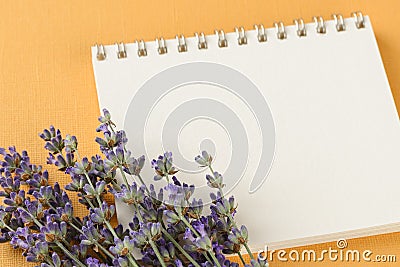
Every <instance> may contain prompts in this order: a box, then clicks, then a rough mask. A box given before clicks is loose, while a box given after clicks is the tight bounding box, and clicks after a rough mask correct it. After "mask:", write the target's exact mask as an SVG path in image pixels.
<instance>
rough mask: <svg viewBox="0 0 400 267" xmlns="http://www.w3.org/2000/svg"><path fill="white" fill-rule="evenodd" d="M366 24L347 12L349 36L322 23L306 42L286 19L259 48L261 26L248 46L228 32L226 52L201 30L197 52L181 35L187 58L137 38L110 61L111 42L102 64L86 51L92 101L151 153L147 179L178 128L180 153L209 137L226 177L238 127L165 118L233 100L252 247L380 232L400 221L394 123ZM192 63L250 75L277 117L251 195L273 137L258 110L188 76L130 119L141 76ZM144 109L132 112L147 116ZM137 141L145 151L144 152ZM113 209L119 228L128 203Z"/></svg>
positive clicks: (236, 184) (237, 186) (242, 212)
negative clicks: (208, 102)
mask: <svg viewBox="0 0 400 267" xmlns="http://www.w3.org/2000/svg"><path fill="white" fill-rule="evenodd" d="M365 19H366V28H365V29H357V28H356V27H355V24H354V21H353V20H352V19H346V20H345V23H346V27H347V29H346V31H345V32H337V31H336V29H335V24H334V22H333V21H328V22H326V27H327V34H325V35H321V34H317V33H316V31H315V25H314V24H307V25H306V28H307V36H306V37H303V38H299V37H297V35H296V28H295V27H294V26H289V27H286V31H287V36H288V38H287V39H286V40H278V39H277V38H276V31H275V29H268V30H266V32H267V35H268V41H267V42H266V43H258V41H257V37H256V32H255V31H248V32H246V34H247V37H248V44H247V45H243V46H239V45H238V44H237V37H236V34H234V33H229V34H227V36H226V37H227V40H228V47H227V48H219V47H218V46H217V37H216V36H206V38H207V42H208V49H207V50H198V49H197V41H196V39H195V38H187V39H186V41H187V46H188V52H186V53H178V51H177V46H176V45H177V43H176V40H167V41H166V44H167V47H168V53H167V54H165V55H158V53H157V45H156V43H155V42H147V43H146V47H147V52H148V56H147V57H140V58H139V57H138V56H137V45H136V44H128V45H126V51H127V55H128V57H127V58H126V59H118V58H117V54H116V47H115V46H105V50H106V53H107V58H106V60H104V61H98V60H97V59H96V52H97V50H96V48H95V47H93V48H92V54H93V66H94V73H95V79H96V85H97V90H98V97H99V104H100V107H101V108H103V107H106V108H107V109H109V110H110V112H111V114H112V117H113V121H115V122H116V123H117V125H118V126H120V127H121V128H122V126H124V125H125V128H126V129H130V131H129V130H127V134H128V138H129V139H130V140H129V143H130V148H131V149H132V151H133V154H134V155H135V156H140V155H142V154H145V156H146V159H147V162H146V165H145V170H144V172H143V176H144V178H145V179H146V180H147V181H151V180H152V177H153V174H152V170H151V168H150V160H151V159H153V158H156V156H157V155H158V154H161V153H162V152H163V151H164V150H165V149H169V147H171V146H170V145H168V144H163V143H162V142H163V138H164V137H163V134H164V135H168V134H167V133H168V132H169V131H174V132H176V131H177V130H176V129H178V128H179V131H178V133H179V140H178V139H177V141H176V142H177V144H176V145H177V146H176V147H178V148H179V151H172V152H173V153H174V154H175V155H178V154H179V155H180V156H182V158H184V159H187V160H190V161H193V158H194V156H196V155H197V154H198V153H199V151H200V145H199V144H202V145H203V146H205V147H210V142H211V141H212V142H213V143H214V145H215V151H216V159H215V166H214V169H215V170H218V171H220V172H222V173H224V172H226V171H227V168H228V165H229V163H230V157H231V155H232V153H233V152H232V151H235V149H236V148H235V147H233V146H232V144H234V143H232V140H231V139H230V136H231V135H232V134H233V133H232V132H231V133H229V132H228V131H227V127H224V125H223V124H224V122H223V121H220V120H213V119H212V118H202V117H196V118H193V119H192V120H189V121H187V122H186V123H185V124H183V125H174V126H173V128H174V129H173V130H172V129H169V128H168V127H164V125H165V123H166V122H167V121H168V119H169V116H172V115H171V114H173V112H174V111H176V110H179V109H178V107H180V106H181V105H183V104H185V103H186V104H187V103H189V104H192V103H193V107H196V106H195V102H191V101H194V100H195V99H203V100H204V99H212V100H214V101H215V102H219V103H221V104H223V105H224V106H225V107H228V108H229V109H230V110H231V111H232V113H233V114H234V115H236V117H237V118H238V119H239V121H240V123H241V125H238V126H237V131H236V130H235V128H234V130H233V132H236V133H237V132H238V131H240V129H242V128H243V129H245V132H246V137H245V139H246V140H243V144H244V146H245V147H247V149H248V155H243V160H244V161H245V162H244V165H245V166H247V167H246V168H245V169H243V172H244V173H243V177H242V178H241V179H240V176H241V173H238V174H237V177H225V180H226V181H227V183H228V184H229V185H230V186H229V188H227V190H228V189H229V190H230V192H229V194H233V195H235V197H236V199H237V202H238V204H239V206H238V209H237V211H238V213H237V219H238V221H239V222H240V223H241V224H246V226H247V227H248V229H249V231H250V245H251V247H252V248H254V249H259V248H263V247H264V245H267V244H269V245H271V244H280V246H285V244H290V241H291V240H307V241H306V242H305V243H309V242H313V240H314V241H315V240H317V238H316V237H317V236H329V235H331V236H334V234H336V235H335V236H338V235H337V233H339V235H340V233H342V232H347V231H353V233H354V232H358V231H359V232H360V231H361V230H362V229H367V228H371V227H380V229H381V231H382V229H384V226H385V225H388V224H395V223H398V222H400V213H399V211H400V163H399V159H400V124H399V117H398V115H397V112H396V108H395V104H394V101H393V97H392V95H391V91H390V88H389V84H388V81H387V78H386V75H385V71H384V68H383V65H382V61H381V58H380V55H379V51H378V47H377V44H376V41H375V38H374V34H373V31H372V26H371V24H370V21H369V19H368V17H366V18H365ZM196 62H205V63H217V64H219V65H222V66H226V67H228V68H229V69H232V70H235V71H237V72H238V73H241V74H242V75H243V76H244V77H247V78H248V79H249V80H250V81H251V82H252V83H253V84H254V85H255V86H256V88H258V90H259V92H260V93H261V95H262V96H263V98H264V100H265V102H266V103H267V105H268V107H267V108H269V110H270V112H271V114H272V117H273V125H274V127H275V128H274V129H273V130H274V134H275V147H274V149H275V151H274V153H273V157H274V158H273V162H272V165H271V167H270V170H269V174H268V176H267V179H266V180H265V182H264V183H262V184H261V186H260V187H259V188H258V190H256V191H255V192H254V193H252V194H250V193H249V187H250V183H251V181H252V179H253V177H254V174H255V171H256V169H257V168H258V166H259V162H260V157H261V154H262V146H263V134H264V135H265V134H271V138H273V136H272V135H273V134H272V133H271V132H269V133H262V132H260V121H257V115H259V114H255V113H254V109H255V107H251V106H249V105H248V103H245V101H243V99H242V98H241V96H240V95H237V94H235V93H233V92H232V91H230V90H229V89H230V88H223V86H221V85H214V84H212V83H196V82H195V81H194V82H193V83H187V84H182V85H180V86H177V87H176V88H163V89H161V91H162V92H163V93H162V94H160V95H157V96H155V97H154V98H151V97H150V96H149V98H148V99H156V101H155V103H146V104H151V105H153V107H152V110H151V112H150V114H145V115H146V116H145V117H146V118H145V119H146V125H145V126H146V127H145V129H137V130H134V129H136V128H135V127H136V126H135V123H136V122H135V119H134V118H132V115H129V116H130V117H129V116H128V117H129V121H126V119H125V117H126V113H127V111H128V108H129V105H130V103H131V102H132V101H133V100H134V99H135V95H137V93H138V91H139V90H140V89H141V88H142V87H143V86H144V85H145V84H146V82H150V81H153V80H154V77H156V76H157V75H158V74H159V73H161V72H162V71H165V70H169V69H170V68H172V67H176V66H181V65H183V64H187V63H196ZM221 75H225V74H221ZM152 77H153V78H152ZM157 77H158V76H157ZM233 78H234V77H232V79H233ZM152 79H153V80H152ZM171 79H177V77H176V76H174V77H171ZM179 79H180V78H179ZM227 80H230V78H229V77H227ZM173 82H174V81H172V83H173ZM156 89H157V88H156ZM155 91H157V90H155ZM145 101H147V100H145ZM151 101H153V100H151ZM134 108H135V107H133V110H134ZM207 108H209V107H207V106H204V107H203V109H204V111H207ZM259 108H262V107H259ZM141 112H142V111H140V110H139V111H137V114H138V116H140V117H143V116H144V115H142V114H141ZM200 113H201V112H200ZM183 117H184V116H183ZM217 117H218V116H217ZM261 117H262V116H261ZM261 123H262V122H261ZM177 127H178V128H177ZM229 129H231V128H229ZM270 130H271V129H270ZM139 131H142V132H143V131H144V132H143V135H144V139H145V140H137V137H138V136H141V134H139V135H138V132H139ZM239 136H240V135H239ZM168 138H170V137H168ZM164 139H165V138H164ZM204 140H205V141H204ZM164 141H165V140H164ZM167 141H168V142H169V144H170V143H171V142H172V141H171V140H170V139H168V140H167ZM168 142H167V143H168ZM141 143H143V144H144V147H145V151H141V149H139V148H140V147H141V146H140V145H138V144H141ZM243 144H242V145H243ZM135 146H136V147H135ZM173 147H175V146H173ZM267 167H268V166H267ZM180 175H181V177H182V179H183V180H186V181H187V182H189V183H195V184H196V185H197V186H200V187H201V186H202V185H203V186H204V185H205V178H204V175H205V173H204V172H199V171H197V172H195V171H188V172H185V171H182V172H181V173H180ZM205 202H206V200H205ZM117 212H118V218H119V221H120V222H121V223H123V224H125V225H126V224H127V223H128V222H129V221H130V220H131V217H132V213H131V211H130V210H129V209H127V208H126V205H125V204H123V203H122V204H121V203H117ZM396 227H397V226H396ZM328 239H329V238H322V239H321V238H320V239H318V240H328ZM331 239H332V238H331ZM292 244H296V243H292Z"/></svg>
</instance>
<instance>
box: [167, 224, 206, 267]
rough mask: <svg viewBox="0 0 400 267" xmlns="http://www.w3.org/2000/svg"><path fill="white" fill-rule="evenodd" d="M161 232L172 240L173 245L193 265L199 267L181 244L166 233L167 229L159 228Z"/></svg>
mask: <svg viewBox="0 0 400 267" xmlns="http://www.w3.org/2000/svg"><path fill="white" fill-rule="evenodd" d="M161 231H162V233H163V234H164V235H165V236H166V237H167V238H168V240H169V241H171V242H172V244H174V245H175V247H176V248H177V249H178V250H179V251H180V252H181V253H182V254H183V255H184V256H185V257H186V258H187V259H188V260H189V261H190V262H191V263H192V264H193V266H195V267H200V265H199V264H198V263H197V262H196V261H195V260H194V259H193V258H192V257H191V256H190V255H189V254H188V253H187V252H186V251H185V250H184V249H183V248H182V246H181V245H179V244H178V242H176V240H175V239H174V238H173V237H172V236H171V235H170V234H169V233H168V231H167V230H165V229H164V228H161Z"/></svg>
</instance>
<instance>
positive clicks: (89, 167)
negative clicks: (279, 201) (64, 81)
mask: <svg viewBox="0 0 400 267" xmlns="http://www.w3.org/2000/svg"><path fill="white" fill-rule="evenodd" d="M99 121H100V126H99V127H98V128H97V131H98V132H101V133H102V135H103V136H102V137H98V138H96V142H97V143H98V144H99V146H100V151H101V152H102V154H103V156H100V155H95V156H92V157H81V156H80V155H79V149H78V139H77V138H76V137H75V136H73V135H66V136H65V137H63V135H62V134H61V131H60V130H59V129H56V128H55V127H53V126H51V127H50V128H49V129H45V130H44V131H43V132H42V133H41V134H40V137H41V138H42V139H43V140H44V141H45V149H46V150H48V151H49V156H48V158H47V163H48V164H50V165H53V166H55V167H56V169H57V170H59V171H60V172H62V173H64V174H65V175H68V176H69V177H70V178H71V182H70V183H69V184H68V185H66V186H65V190H66V191H64V190H63V189H62V188H61V187H60V185H59V184H58V183H55V184H54V185H53V186H52V185H51V184H50V183H49V174H48V172H47V171H46V170H44V169H43V168H42V167H41V166H39V165H35V164H32V163H31V162H30V159H29V156H28V153H27V152H25V151H23V152H21V153H18V152H17V150H16V149H15V147H10V148H9V149H8V150H6V149H1V148H0V155H2V160H0V186H1V188H2V190H1V191H0V196H2V197H3V198H4V206H0V242H10V244H11V245H12V246H13V247H14V248H19V249H22V255H23V256H24V257H26V259H27V261H31V262H35V263H37V264H38V266H41V267H50V266H56V267H59V266H60V267H61V266H67V267H69V266H71V267H72V266H90V267H94V266H100V267H108V266H117V267H126V266H133V267H139V266H143V265H144V266H162V267H167V266H168V267H180V266H182V267H183V266H194V267H203V266H205V267H209V266H217V267H237V266H239V265H238V264H237V263H234V262H231V261H229V260H228V259H226V255H228V254H234V253H236V254H238V255H239V257H240V258H241V260H242V263H243V264H244V265H245V266H246V267H263V266H268V263H267V262H265V261H261V260H255V259H254V258H253V255H252V254H251V251H250V250H249V248H248V245H247V243H248V240H249V236H248V231H247V228H246V227H245V226H240V227H238V226H237V224H236V222H235V220H234V215H235V213H236V212H237V211H236V208H237V206H236V204H235V200H234V198H233V197H229V198H226V197H225V196H224V194H223V191H222V188H223V187H224V184H223V177H222V175H221V174H219V173H218V172H215V171H214V170H213V169H212V157H211V156H210V155H209V154H208V153H207V152H202V154H201V155H200V156H197V157H196V159H195V160H196V161H197V162H198V163H199V164H200V165H201V166H204V167H208V168H209V170H210V172H211V174H208V175H206V180H207V184H208V185H209V187H211V188H213V189H216V190H217V192H216V194H215V193H212V194H211V195H210V197H211V200H212V202H213V204H212V205H210V214H208V215H206V214H204V212H205V210H206V209H205V206H204V205H203V201H202V200H201V199H195V198H194V197H193V195H194V193H195V190H196V188H195V187H194V186H193V185H188V184H186V183H182V182H181V181H179V179H178V178H177V177H176V176H175V175H176V174H177V171H178V169H177V168H176V167H174V165H173V156H172V153H170V152H166V153H164V154H163V155H162V156H159V157H158V158H157V159H155V160H153V161H152V167H153V168H154V171H155V176H154V180H155V181H158V180H161V179H164V180H166V181H167V185H166V186H164V187H163V188H161V189H160V190H158V191H157V190H155V186H154V185H153V184H145V183H144V182H143V179H142V177H141V170H142V168H143V167H144V163H145V159H144V156H141V157H138V158H135V157H133V156H132V152H131V151H130V150H129V149H128V147H127V142H128V139H127V137H126V134H125V132H124V131H123V130H117V129H116V125H115V124H114V123H113V122H112V120H111V115H110V113H109V112H108V111H107V110H104V111H103V115H102V116H100V118H99ZM117 176H120V177H122V180H123V181H124V182H123V183H122V185H121V184H118V183H117V179H116V178H117ZM128 176H129V177H128ZM130 178H131V179H130ZM132 179H133V180H134V182H130V181H132ZM67 191H69V192H71V193H75V194H77V195H78V197H79V202H80V203H81V204H82V205H84V206H85V207H86V208H87V215H86V216H84V217H83V218H78V217H76V216H75V215H74V208H73V205H72V202H71V200H70V198H69V196H68V193H67ZM109 193H111V194H113V195H114V197H115V198H116V199H119V200H121V201H122V202H123V203H125V204H126V205H129V206H131V207H132V210H133V213H132V222H131V223H130V225H129V228H130V229H123V227H122V226H121V225H117V226H116V227H113V226H112V224H111V220H112V218H113V217H114V216H115V207H114V206H113V205H110V204H108V203H107V202H106V201H105V198H104V197H105V195H107V194H109ZM242 247H244V248H245V249H247V251H248V253H249V254H250V256H251V257H252V260H251V262H250V263H245V261H244V260H243V257H242V255H241V248H242ZM138 254H141V256H140V257H137V255H138Z"/></svg>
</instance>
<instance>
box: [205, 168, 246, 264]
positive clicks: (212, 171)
mask: <svg viewBox="0 0 400 267" xmlns="http://www.w3.org/2000/svg"><path fill="white" fill-rule="evenodd" d="M208 167H209V169H210V171H211V173H212V175H213V176H214V177H215V175H214V170H213V168H212V167H211V165H208ZM218 190H219V193H220V194H221V198H224V192H223V191H222V188H221V187H219V188H218ZM228 218H229V220H230V221H231V222H232V224H233V226H234V227H235V228H237V225H236V222H235V220H234V219H233V217H232V214H229V217H228ZM243 246H244V247H245V249H246V251H247V253H248V254H249V256H250V258H251V259H252V260H254V255H253V253H252V252H251V250H250V248H249V246H248V245H247V242H246V243H244V244H243ZM239 257H240V256H239Z"/></svg>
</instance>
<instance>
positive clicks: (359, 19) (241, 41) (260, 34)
mask: <svg viewBox="0 0 400 267" xmlns="http://www.w3.org/2000/svg"><path fill="white" fill-rule="evenodd" d="M351 16H352V17H353V18H354V23H355V25H356V27H357V29H363V28H365V20H364V16H363V14H362V13H361V12H360V11H357V12H353V13H351ZM332 18H333V20H334V23H335V27H336V31H337V32H342V31H346V24H345V21H344V19H343V16H342V15H341V14H333V15H332ZM312 20H313V21H314V23H315V30H316V32H317V33H318V34H326V26H325V21H324V19H323V18H322V17H321V16H315V17H313V18H312ZM293 23H294V24H295V26H296V29H297V30H296V33H297V36H298V37H306V36H307V30H306V27H305V23H304V20H303V19H302V18H298V19H295V20H293ZM273 26H274V27H275V30H276V38H277V39H279V40H285V39H286V38H287V33H286V30H285V25H284V24H283V22H282V21H279V22H274V23H273ZM254 29H255V30H256V32H257V40H258V42H260V43H263V42H267V40H268V38H267V34H266V31H265V28H264V25H262V24H258V25H254ZM235 32H236V35H237V42H238V45H246V44H247V36H246V30H245V29H244V28H243V27H235ZM215 35H216V36H217V38H218V47H220V48H224V47H228V40H227V39H226V37H225V32H224V31H223V30H215ZM194 36H195V37H196V40H197V48H198V49H199V50H203V49H208V43H207V40H206V36H205V35H204V33H203V32H201V33H197V32H196V33H195V34H194ZM155 40H156V44H157V45H158V49H157V51H158V54H160V55H164V54H167V53H168V49H167V45H166V43H165V40H164V39H163V38H162V37H161V38H156V39H155ZM176 41H177V49H178V52H179V53H184V52H187V51H188V46H187V43H186V39H185V36H184V35H180V36H178V35H176ZM135 44H136V45H137V55H138V57H146V56H147V49H146V43H145V42H144V41H143V40H140V41H135ZM115 46H116V53H117V58H118V59H124V58H127V56H128V55H127V52H126V48H125V44H124V43H122V42H120V43H115ZM95 47H96V49H97V54H96V58H97V60H98V61H103V60H105V59H106V57H107V54H106V50H105V48H104V46H103V45H102V44H95Z"/></svg>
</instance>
